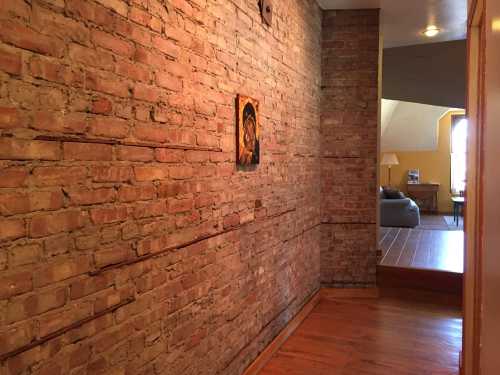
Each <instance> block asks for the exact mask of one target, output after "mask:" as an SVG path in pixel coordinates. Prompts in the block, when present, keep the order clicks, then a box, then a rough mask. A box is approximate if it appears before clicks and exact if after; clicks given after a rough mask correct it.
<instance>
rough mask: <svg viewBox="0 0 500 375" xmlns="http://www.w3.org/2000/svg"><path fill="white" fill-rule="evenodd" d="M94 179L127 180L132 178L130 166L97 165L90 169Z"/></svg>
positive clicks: (101, 180)
mask: <svg viewBox="0 0 500 375" xmlns="http://www.w3.org/2000/svg"><path fill="white" fill-rule="evenodd" d="M90 174H91V176H92V179H93V180H94V181H96V182H125V181H129V180H130V179H131V178H132V168H131V167H130V166H121V167H118V166H97V167H93V168H92V169H91V171H90Z"/></svg>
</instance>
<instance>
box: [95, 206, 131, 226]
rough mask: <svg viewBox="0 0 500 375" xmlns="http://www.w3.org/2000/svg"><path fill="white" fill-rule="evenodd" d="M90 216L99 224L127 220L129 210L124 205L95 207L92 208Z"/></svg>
mask: <svg viewBox="0 0 500 375" xmlns="http://www.w3.org/2000/svg"><path fill="white" fill-rule="evenodd" d="M90 218H91V220H92V222H93V223H94V224H97V225H99V224H107V223H115V222H119V221H125V220H127V218H128V210H127V207H123V206H109V207H100V208H94V209H92V210H90Z"/></svg>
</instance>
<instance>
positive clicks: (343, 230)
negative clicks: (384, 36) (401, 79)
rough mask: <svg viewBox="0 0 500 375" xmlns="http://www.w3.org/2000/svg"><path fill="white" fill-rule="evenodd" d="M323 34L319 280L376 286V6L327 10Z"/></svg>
mask: <svg viewBox="0 0 500 375" xmlns="http://www.w3.org/2000/svg"><path fill="white" fill-rule="evenodd" d="M322 38H323V40H322V98H321V135H322V137H321V139H322V143H321V198H322V212H321V222H322V226H321V232H322V236H321V237H322V239H321V283H322V285H324V286H336V287H343V286H345V287H353V286H355V287H367V286H373V285H374V284H375V277H376V238H377V227H376V215H377V207H376V202H377V201H376V194H377V193H376V192H377V186H376V180H377V171H376V166H377V138H378V61H379V11H378V10H341V11H326V12H324V15H323V29H322Z"/></svg>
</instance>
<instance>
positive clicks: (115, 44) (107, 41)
mask: <svg viewBox="0 0 500 375" xmlns="http://www.w3.org/2000/svg"><path fill="white" fill-rule="evenodd" d="M92 41H93V42H94V43H95V44H96V45H97V46H99V47H102V48H105V49H107V50H110V51H113V52H114V53H116V54H117V55H121V56H125V57H129V58H130V57H132V56H133V55H134V53H135V48H134V45H133V44H132V43H130V42H128V41H126V40H123V39H121V38H118V37H115V36H113V35H111V34H108V33H105V32H103V31H100V30H97V29H92Z"/></svg>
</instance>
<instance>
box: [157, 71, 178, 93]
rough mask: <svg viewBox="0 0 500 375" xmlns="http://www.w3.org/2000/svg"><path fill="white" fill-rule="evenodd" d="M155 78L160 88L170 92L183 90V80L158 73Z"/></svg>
mask: <svg viewBox="0 0 500 375" xmlns="http://www.w3.org/2000/svg"><path fill="white" fill-rule="evenodd" d="M155 76H156V84H157V85H158V86H161V87H164V88H166V89H168V90H170V91H181V90H182V80H181V79H180V78H177V77H175V76H173V75H171V74H168V73H164V72H156V73H155Z"/></svg>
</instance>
